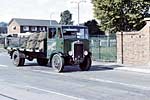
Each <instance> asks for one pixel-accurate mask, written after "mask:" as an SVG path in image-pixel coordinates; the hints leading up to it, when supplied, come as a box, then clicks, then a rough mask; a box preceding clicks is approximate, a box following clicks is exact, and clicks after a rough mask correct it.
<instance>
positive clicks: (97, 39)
mask: <svg viewBox="0 0 150 100" xmlns="http://www.w3.org/2000/svg"><path fill="white" fill-rule="evenodd" d="M90 41H91V42H90V50H91V52H92V59H93V60H98V61H108V62H115V61H116V60H117V47H116V45H117V43H116V36H92V37H90Z"/></svg>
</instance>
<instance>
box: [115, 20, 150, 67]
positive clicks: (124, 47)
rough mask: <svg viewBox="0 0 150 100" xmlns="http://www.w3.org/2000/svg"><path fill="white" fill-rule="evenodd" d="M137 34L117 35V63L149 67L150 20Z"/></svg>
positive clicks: (122, 33) (125, 33) (124, 33)
mask: <svg viewBox="0 0 150 100" xmlns="http://www.w3.org/2000/svg"><path fill="white" fill-rule="evenodd" d="M145 21H146V23H147V24H146V25H145V26H144V27H143V28H142V29H141V30H140V31H137V32H118V33H117V62H118V63H123V64H132V65H147V64H149V62H150V18H146V19H145Z"/></svg>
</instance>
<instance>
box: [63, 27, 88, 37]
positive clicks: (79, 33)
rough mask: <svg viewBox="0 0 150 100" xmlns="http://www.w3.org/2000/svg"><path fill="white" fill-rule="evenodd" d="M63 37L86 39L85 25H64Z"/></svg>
mask: <svg viewBox="0 0 150 100" xmlns="http://www.w3.org/2000/svg"><path fill="white" fill-rule="evenodd" d="M62 29H63V37H64V38H65V39H71V38H79V39H88V30H87V28H86V27H79V26H78V27H64V28H62Z"/></svg>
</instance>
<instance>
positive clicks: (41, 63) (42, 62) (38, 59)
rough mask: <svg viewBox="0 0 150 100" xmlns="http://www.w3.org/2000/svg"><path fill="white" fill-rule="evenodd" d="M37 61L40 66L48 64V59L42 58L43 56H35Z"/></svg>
mask: <svg viewBox="0 0 150 100" xmlns="http://www.w3.org/2000/svg"><path fill="white" fill-rule="evenodd" d="M37 63H38V64H39V65H40V66H46V65H47V64H48V59H44V58H37Z"/></svg>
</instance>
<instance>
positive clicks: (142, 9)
mask: <svg viewBox="0 0 150 100" xmlns="http://www.w3.org/2000/svg"><path fill="white" fill-rule="evenodd" d="M92 3H93V5H94V15H95V17H96V18H97V19H98V20H100V21H101V26H102V27H101V28H102V30H105V31H106V30H107V31H109V32H117V31H132V30H139V29H141V28H142V27H143V26H144V25H145V23H144V21H143V19H144V18H145V17H146V14H147V12H148V10H149V7H150V5H149V4H150V2H149V0H147V1H146V0H92Z"/></svg>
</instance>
